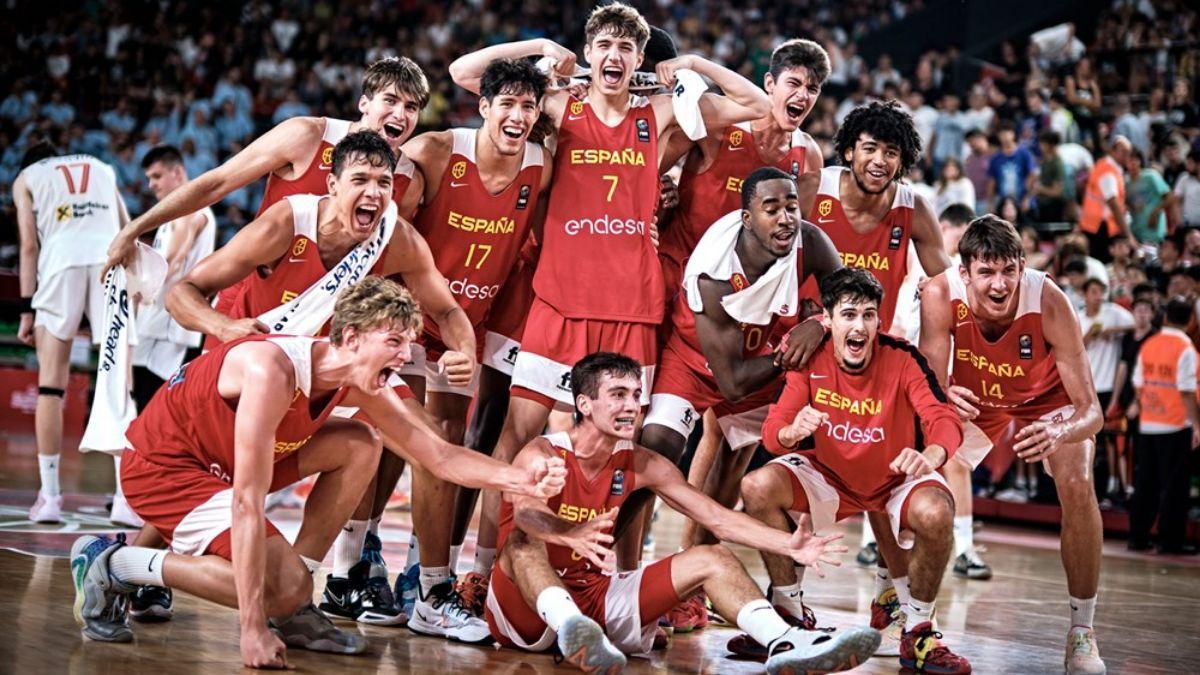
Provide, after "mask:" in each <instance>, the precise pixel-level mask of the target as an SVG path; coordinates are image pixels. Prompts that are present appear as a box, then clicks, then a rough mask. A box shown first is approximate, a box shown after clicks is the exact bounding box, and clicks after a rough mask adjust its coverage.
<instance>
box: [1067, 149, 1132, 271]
mask: <svg viewBox="0 0 1200 675" xmlns="http://www.w3.org/2000/svg"><path fill="white" fill-rule="evenodd" d="M1132 149H1133V147H1132V146H1131V145H1130V144H1129V139H1127V138H1125V137H1123V136H1117V137H1116V138H1114V139H1113V142H1112V147H1111V148H1109V151H1108V155H1106V156H1105V157H1104V158H1103V159H1101V160H1100V161H1098V162H1096V165H1095V166H1093V167H1092V171H1091V173H1090V174H1088V180H1087V187H1086V188H1085V191H1084V195H1083V209H1082V211H1081V212H1080V216H1079V228H1080V229H1081V230H1083V232H1084V234H1086V235H1087V238H1088V250H1089V251H1091V255H1092V257H1093V258H1097V259H1099V260H1108V240H1109V239H1110V238H1111V237H1113V236H1114V235H1116V234H1117V233H1119V232H1125V233H1126V234H1129V224H1128V222H1127V220H1126V211H1125V173H1124V166H1125V164H1127V163H1128V161H1129V153H1130V152H1131V151H1132Z"/></svg>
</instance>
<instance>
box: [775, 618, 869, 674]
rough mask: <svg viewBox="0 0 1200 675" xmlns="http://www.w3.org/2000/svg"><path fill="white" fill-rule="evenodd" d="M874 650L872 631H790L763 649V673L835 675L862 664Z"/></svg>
mask: <svg viewBox="0 0 1200 675" xmlns="http://www.w3.org/2000/svg"><path fill="white" fill-rule="evenodd" d="M878 647H879V631H877V630H875V629H874V628H861V627H860V628H848V629H846V630H840V631H837V632H835V633H817V632H813V631H806V630H802V629H800V628H792V629H791V630H789V631H788V632H786V633H784V634H783V635H782V636H781V637H778V638H776V639H775V640H773V641H772V642H771V644H770V645H768V646H767V653H768V654H769V656H768V658H767V672H768V673H770V674H771V675H775V674H776V673H788V674H791V673H836V672H840V671H843V670H849V669H851V668H854V667H856V666H858V665H859V664H861V663H866V661H867V659H869V658H871V655H872V654H874V653H875V649H876V648H878Z"/></svg>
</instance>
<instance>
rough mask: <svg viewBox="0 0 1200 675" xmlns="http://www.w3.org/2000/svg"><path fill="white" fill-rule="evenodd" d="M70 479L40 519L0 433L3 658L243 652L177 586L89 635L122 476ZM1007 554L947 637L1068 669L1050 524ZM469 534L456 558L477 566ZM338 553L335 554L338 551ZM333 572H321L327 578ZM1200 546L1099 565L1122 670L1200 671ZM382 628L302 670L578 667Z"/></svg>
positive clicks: (966, 648)
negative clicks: (76, 547) (59, 518)
mask: <svg viewBox="0 0 1200 675" xmlns="http://www.w3.org/2000/svg"><path fill="white" fill-rule="evenodd" d="M61 476H62V484H63V489H64V493H66V495H67V497H66V505H65V510H66V511H67V512H68V513H67V522H66V523H65V524H63V525H59V526H45V525H36V524H31V523H29V522H28V520H27V519H26V518H27V513H28V505H29V504H30V503H31V502H32V499H33V496H34V490H36V487H37V460H36V456H35V454H34V447H33V441H32V438H31V437H29V436H27V435H20V434H4V435H0V579H3V583H0V627H3V629H4V630H3V635H0V673H59V672H70V673H94V672H99V673H108V672H112V673H124V672H173V673H175V672H179V673H225V672H230V671H233V670H237V669H239V668H240V660H239V653H238V635H237V619H236V615H235V613H234V611H233V610H229V609H225V608H223V607H219V606H217V605H215V604H212V603H209V602H206V601H202V600H198V599H196V598H193V597H190V596H186V595H183V594H179V595H177V596H176V598H175V618H174V619H173V620H172V621H170V622H168V623H163V624H152V625H142V624H134V630H135V632H136V636H137V637H136V640H135V642H134V643H132V644H127V645H109V644H101V643H95V642H90V641H88V640H85V639H83V638H82V637H81V636H80V634H79V629H78V627H77V626H76V625H75V622H74V620H73V618H72V616H71V605H72V601H73V594H72V590H71V582H70V579H69V571H68V563H67V559H66V557H65V556H66V553H67V551H68V550H69V547H70V544H71V542H72V541H73V540H74V538H75V537H77V536H79V534H81V533H85V532H108V533H112V532H116V531H119V529H116V528H114V527H113V526H112V525H111V524H110V523H109V522H108V520H107V518H106V517H105V512H104V503H105V496H104V493H105V492H106V491H109V490H111V487H112V482H111V481H112V462H111V461H110V460H109V459H108V458H107V457H102V456H96V455H89V456H84V457H80V455H79V454H77V453H76V452H74V451H73V450H68V451H67V452H65V453H64V455H63V462H62V470H61ZM272 518H273V520H275V522H276V523H277V524H278V525H280V527H281V529H283V530H284V531H285V533H288V534H294V533H295V531H296V530H297V529H298V519H299V512H298V511H296V510H282V511H276V512H274V513H273V514H272ZM681 524H682V519H681V518H680V517H679V516H678V515H677V514H674V513H673V512H671V511H670V510H669V509H668V508H666V507H664V508H663V509H662V511H661V513H660V517H659V518H658V520H657V522H656V524H655V529H654V533H655V538H656V552H657V554H658V555H659V556H661V555H665V554H666V553H668V552H670V551H672V550H674V549H675V547H676V546H677V545H678V540H679V536H680V531H681ZM844 529H845V531H846V532H847V539H848V540H849V545H850V548H851V553H848V554H846V556H845V560H844V564H843V566H842V567H841V568H838V569H835V570H833V571H832V572H831V573H830V574H829V576H828V577H827V578H825V579H819V578H816V577H815V575H812V574H810V575H808V578H807V579H806V580H805V586H806V592H805V599H806V601H807V603H808V604H809V605H810V606H812V607H813V609H814V610H815V611H816V613H817V617H818V620H819V622H820V623H821V625H833V626H850V625H854V624H865V623H866V621H867V616H868V608H869V605H870V601H871V594H872V574H871V572H870V571H868V570H864V569H861V568H859V567H856V566H855V564H854V560H853V551H854V549H856V548H857V544H858V531H859V527H858V523H857V522H852V523H849V524H847V526H846V527H845V528H844ZM409 533H410V521H409V517H408V514H407V513H406V512H402V511H389V512H388V515H387V516H386V517H385V519H384V526H383V528H382V535H383V539H384V551H385V555H386V556H387V558H388V559H389V563H390V567H391V569H392V571H393V574H394V573H395V572H396V571H398V570H399V569H400V567H401V566H402V564H403V557H404V552H405V547H406V543H407V541H408V536H409ZM976 541H977V542H978V543H979V544H981V545H982V546H983V547H986V552H985V554H984V555H985V556H986V558H987V560H988V561H989V562H990V563H991V564H992V566H993V568H994V569H995V577H994V578H993V579H992V580H990V581H965V580H961V579H957V578H955V577H953V575H951V574H949V573H947V575H946V579H945V581H944V583H943V585H942V590H941V593H940V595H939V596H938V615H939V623H940V626H941V629H942V631H943V633H944V634H945V639H946V641H947V642H948V644H949V645H951V646H952V647H953V648H954V649H955V650H956V651H957V652H958V653H960V654H963V655H965V656H966V657H967V658H969V659H970V660H971V662H972V664H973V666H974V671H975V672H976V673H1054V672H1062V658H1063V649H1064V645H1065V635H1066V631H1067V627H1068V626H1067V606H1066V599H1067V596H1066V584H1065V581H1064V578H1063V573H1062V568H1061V565H1060V563H1059V556H1058V538H1057V535H1056V534H1055V533H1053V532H1047V531H1038V530H1030V529H1025V528H1019V527H1013V526H1003V525H994V524H986V525H985V526H984V527H983V529H982V530H981V531H980V532H979V533H978V534H977V535H976ZM734 548H735V550H736V551H737V552H738V554H739V556H740V558H741V559H742V561H743V562H744V563H745V564H746V566H747V568H748V569H749V570H750V572H751V574H752V575H753V576H754V577H755V579H757V580H758V581H759V582H760V584H762V585H763V586H765V585H766V575H765V573H764V572H763V569H762V565H761V563H760V561H759V559H758V556H757V554H756V553H754V552H752V551H749V550H746V549H741V548H739V547H734ZM472 555H473V542H471V541H470V540H469V541H468V542H467V545H466V547H465V550H464V551H463V554H462V558H461V561H460V570H462V571H466V568H469V565H470V561H471V560H472ZM329 562H330V560H328V559H327V560H326V564H327V565H328V564H329ZM322 581H323V579H318V584H317V586H318V593H319V588H320V587H321V582H322ZM1198 608H1200V560H1197V559H1195V558H1182V557H1164V556H1156V555H1140V554H1131V553H1128V552H1127V551H1126V550H1125V548H1124V542H1123V541H1120V540H1116V539H1113V540H1108V541H1106V542H1105V546H1104V561H1103V566H1102V572H1101V580H1100V602H1099V609H1098V610H1097V615H1096V630H1097V634H1098V636H1099V639H1100V647H1101V653H1102V654H1103V655H1104V657H1105V660H1106V661H1107V664H1108V669H1109V671H1108V672H1110V673H1194V672H1200V611H1198ZM342 625H343V626H344V627H346V628H349V629H351V630H360V631H361V632H362V633H363V634H364V635H365V636H367V638H368V639H369V641H370V650H369V652H368V653H367V654H366V655H362V656H355V657H346V656H329V655H323V654H314V653H310V652H301V651H297V650H290V651H289V652H288V659H289V663H290V664H291V665H292V666H294V667H295V668H296V669H297V670H298V671H301V672H354V673H357V672H382V673H449V672H458V673H466V672H472V671H473V672H478V673H552V672H578V671H574V669H571V668H568V667H565V666H557V665H556V664H555V663H554V660H553V658H552V657H551V656H548V655H542V654H525V653H522V652H517V651H511V650H501V649H496V648H493V647H475V646H467V645H461V644H455V643H450V642H446V641H443V640H438V639H433V638H427V637H420V636H416V635H415V634H413V633H411V632H409V631H408V630H407V629H405V628H378V627H368V626H356V625H353V624H342ZM735 634H736V630H735V629H733V628H730V627H725V626H710V627H709V628H707V629H704V630H701V631H697V632H693V633H691V634H687V635H676V636H675V637H674V638H673V639H672V643H671V646H670V648H669V649H668V650H666V651H665V652H655V653H654V655H653V657H652V658H650V659H631V660H630V666H629V668H628V672H631V673H660V672H687V673H750V672H761V666H759V665H758V664H754V663H746V662H739V661H735V660H731V659H729V658H727V652H726V651H725V643H726V642H727V641H728V640H729V638H731V637H733V635H735ZM898 669H899V665H898V661H897V660H896V659H895V658H890V659H889V658H874V659H871V660H870V661H869V662H867V663H866V664H863V665H862V666H860V667H859V668H858V669H857V670H856V671H854V672H857V673H894V672H897V671H898Z"/></svg>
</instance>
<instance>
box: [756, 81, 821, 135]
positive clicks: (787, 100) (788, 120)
mask: <svg viewBox="0 0 1200 675" xmlns="http://www.w3.org/2000/svg"><path fill="white" fill-rule="evenodd" d="M763 88H764V89H766V90H767V94H768V95H770V97H771V117H772V118H774V120H775V124H777V125H779V127H780V128H781V129H783V130H784V131H789V132H790V131H795V130H796V129H798V128H799V127H800V125H801V124H802V123H803V122H804V118H806V117H808V113H809V111H811V110H812V109H813V106H815V105H816V104H817V97H819V96H820V95H821V84H820V82H818V81H817V79H816V78H815V77H813V76H812V73H810V72H809V70H808V68H804V67H796V68H786V69H784V71H783V72H781V73H779V77H778V78H776V77H775V76H773V75H771V73H767V74H766V76H765V77H764V78H763Z"/></svg>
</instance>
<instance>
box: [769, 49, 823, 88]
mask: <svg viewBox="0 0 1200 675" xmlns="http://www.w3.org/2000/svg"><path fill="white" fill-rule="evenodd" d="M789 68H804V69H805V70H807V71H808V74H809V76H810V77H812V78H813V79H814V80H816V81H817V84H818V85H823V84H825V80H826V79H828V78H829V70H830V66H829V53H828V52H826V51H825V48H824V47H822V46H821V45H819V44H817V43H816V42H813V41H812V40H802V39H799V38H793V39H791V40H788V41H787V42H784V43H783V44H781V45H779V46H778V47H776V48H775V51H773V52H771V65H770V68H769V72H770V73H771V77H773V78H776V79H778V78H779V76H780V75H781V74H783V71H785V70H788V69H789Z"/></svg>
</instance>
